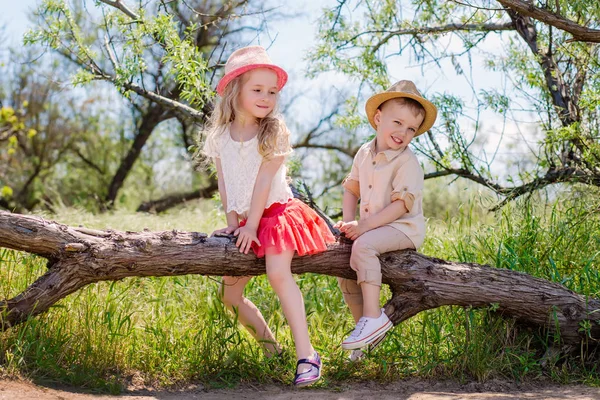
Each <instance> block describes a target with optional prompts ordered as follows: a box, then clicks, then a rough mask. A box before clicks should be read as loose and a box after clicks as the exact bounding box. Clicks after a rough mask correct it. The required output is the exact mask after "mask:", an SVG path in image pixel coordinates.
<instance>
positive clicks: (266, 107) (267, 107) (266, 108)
mask: <svg viewBox="0 0 600 400" xmlns="http://www.w3.org/2000/svg"><path fill="white" fill-rule="evenodd" d="M256 107H258V108H264V109H265V110H268V109H269V106H259V105H257V106H256Z"/></svg>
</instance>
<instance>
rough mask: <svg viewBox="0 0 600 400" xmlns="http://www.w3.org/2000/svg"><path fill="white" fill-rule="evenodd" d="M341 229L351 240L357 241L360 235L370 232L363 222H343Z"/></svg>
mask: <svg viewBox="0 0 600 400" xmlns="http://www.w3.org/2000/svg"><path fill="white" fill-rule="evenodd" d="M339 229H340V231H342V232H343V233H344V235H346V237H347V238H348V239H350V240H356V239H358V237H359V236H360V235H362V234H363V233H365V232H366V231H368V229H367V227H366V224H365V222H364V221H363V220H360V221H351V222H343V223H342V225H341V226H340V228H339Z"/></svg>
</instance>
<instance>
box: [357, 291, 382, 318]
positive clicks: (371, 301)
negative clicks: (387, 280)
mask: <svg viewBox="0 0 600 400" xmlns="http://www.w3.org/2000/svg"><path fill="white" fill-rule="evenodd" d="M360 288H361V289H362V295H363V305H362V311H363V314H362V315H363V316H364V317H368V318H379V316H380V315H381V307H380V306H379V295H380V294H381V286H379V285H373V284H371V283H367V282H362V283H361V284H360Z"/></svg>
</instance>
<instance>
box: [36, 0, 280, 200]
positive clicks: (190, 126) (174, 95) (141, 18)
mask: <svg viewBox="0 0 600 400" xmlns="http://www.w3.org/2000/svg"><path fill="white" fill-rule="evenodd" d="M86 6H87V4H85V5H84V6H82V5H80V4H79V3H76V2H73V3H67V2H66V1H61V0H45V1H43V2H42V4H41V5H40V7H39V9H38V10H37V13H36V15H37V18H38V20H39V23H38V26H37V27H36V28H35V29H33V30H32V31H30V32H29V33H28V34H27V35H26V42H27V43H34V44H39V45H43V46H48V47H50V48H51V49H52V50H53V51H55V52H57V53H58V54H60V55H61V56H62V57H64V58H65V59H67V60H69V61H71V62H72V64H73V65H74V66H76V67H77V72H76V73H75V74H74V76H73V82H74V83H75V84H78V85H82V84H89V83H90V82H92V81H105V82H108V83H110V84H111V85H112V86H113V87H114V88H115V89H117V90H118V92H119V93H120V94H121V95H122V96H123V97H125V98H126V99H128V100H129V104H130V110H131V114H132V118H133V123H132V125H133V126H134V128H133V129H132V131H131V132H129V133H128V135H127V137H128V138H129V140H130V147H129V150H128V151H127V153H126V154H125V155H124V156H123V157H122V160H121V162H120V165H119V166H118V168H116V170H115V171H113V176H112V179H111V180H110V182H109V184H108V188H107V190H105V191H104V192H105V196H104V199H103V200H104V202H105V203H106V205H107V206H109V207H111V206H112V205H114V202H115V200H116V199H117V194H118V192H119V190H121V188H122V187H123V185H124V183H125V179H126V178H127V177H128V175H129V174H130V172H131V170H132V168H133V166H134V164H135V163H136V161H137V160H138V159H139V157H140V154H141V152H142V150H143V148H144V146H145V145H146V144H147V142H148V140H149V138H150V136H151V135H152V133H153V132H154V131H155V129H156V127H157V126H158V125H159V124H160V123H161V122H163V121H166V120H169V119H177V120H178V121H179V122H180V124H181V126H182V129H180V130H178V132H179V134H180V135H181V136H180V142H181V144H182V145H183V146H186V147H189V146H191V145H192V144H193V142H194V138H195V136H196V134H197V132H198V130H199V126H200V125H201V124H202V123H204V121H205V118H206V115H207V113H208V112H209V111H210V108H211V99H212V95H213V92H212V89H211V87H212V80H213V79H214V77H215V75H216V73H217V70H218V68H219V66H220V63H221V60H222V59H223V57H225V56H227V54H226V53H225V52H224V50H225V43H228V48H231V47H236V45H235V43H237V42H239V41H241V40H242V38H243V37H244V34H245V33H246V32H247V31H254V32H255V31H257V30H259V29H261V26H262V24H263V23H264V19H261V18H254V20H249V18H247V17H249V16H253V15H256V16H260V15H262V14H264V13H269V12H271V11H270V10H268V9H265V8H264V7H263V3H262V2H257V1H253V0H240V1H211V0H208V1H200V0H192V1H180V2H163V1H152V2H148V3H144V4H141V3H139V4H137V5H135V6H132V5H128V4H126V3H125V2H124V1H121V0H115V1H109V0H103V1H96V2H94V7H93V8H91V9H90V10H88V9H87V8H86ZM242 17H246V18H245V19H244V18H242ZM217 50H218V51H217ZM199 181H200V182H202V183H204V185H205V186H208V187H213V190H214V182H212V181H213V178H211V177H209V176H204V177H201V178H200V179H199Z"/></svg>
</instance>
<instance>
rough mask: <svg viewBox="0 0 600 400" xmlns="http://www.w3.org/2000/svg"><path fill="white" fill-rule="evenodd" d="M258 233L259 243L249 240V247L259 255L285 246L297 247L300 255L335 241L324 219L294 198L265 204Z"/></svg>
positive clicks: (280, 250)
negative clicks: (285, 201) (283, 201)
mask: <svg viewBox="0 0 600 400" xmlns="http://www.w3.org/2000/svg"><path fill="white" fill-rule="evenodd" d="M245 224H246V220H243V221H241V222H240V226H244V225H245ZM257 236H258V240H260V243H261V246H258V245H257V244H256V243H252V250H253V251H254V254H256V256H257V257H259V258H261V257H264V256H265V254H279V253H282V252H284V251H286V250H296V252H297V253H298V255H300V256H303V255H306V254H315V253H321V252H323V251H325V250H327V245H328V244H331V243H335V241H336V240H335V237H334V236H333V234H332V233H331V231H329V228H328V227H327V224H326V223H325V221H323V219H322V218H321V217H319V215H318V214H317V213H316V212H315V211H314V210H313V209H312V208H310V207H309V206H307V205H306V204H304V203H303V202H301V201H300V200H298V199H295V198H294V199H292V200H290V201H289V202H287V203H285V204H282V203H274V204H272V205H271V206H269V208H265V211H264V213H263V215H262V217H261V219H260V222H259V223H258V230H257Z"/></svg>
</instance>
